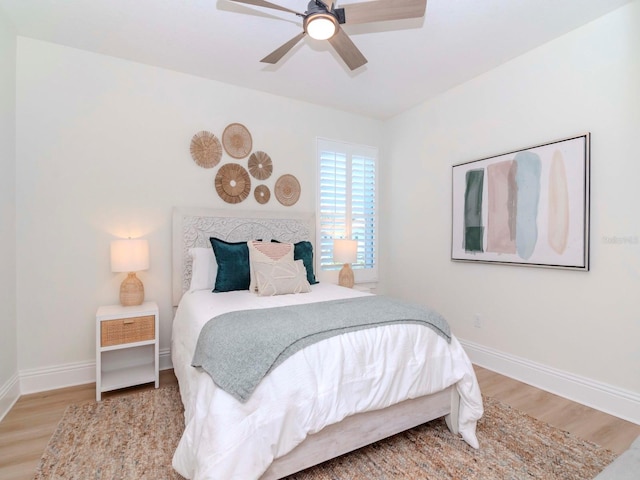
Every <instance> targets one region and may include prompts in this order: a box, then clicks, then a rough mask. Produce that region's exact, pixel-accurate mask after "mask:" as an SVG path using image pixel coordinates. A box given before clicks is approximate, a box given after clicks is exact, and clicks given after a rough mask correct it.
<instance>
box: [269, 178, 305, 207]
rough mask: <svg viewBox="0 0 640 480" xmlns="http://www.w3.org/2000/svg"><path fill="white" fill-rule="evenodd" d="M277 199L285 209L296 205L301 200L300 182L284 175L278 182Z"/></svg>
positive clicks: (276, 188)
mask: <svg viewBox="0 0 640 480" xmlns="http://www.w3.org/2000/svg"><path fill="white" fill-rule="evenodd" d="M275 192H276V198H277V199H278V201H279V202H280V203H281V204H282V205H284V206H285V207H290V206H291V205H295V203H296V202H297V201H298V199H299V198H300V182H298V179H297V178H296V177H294V176H293V175H290V174H286V175H282V176H281V177H280V178H278V180H277V181H276V187H275Z"/></svg>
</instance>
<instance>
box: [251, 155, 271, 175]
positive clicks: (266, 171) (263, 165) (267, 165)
mask: <svg viewBox="0 0 640 480" xmlns="http://www.w3.org/2000/svg"><path fill="white" fill-rule="evenodd" d="M249 172H250V173H251V175H252V176H253V177H254V178H257V179H258V180H266V179H267V178H269V177H270V176H271V173H272V172H273V162H272V161H271V157H270V156H269V155H267V154H266V153H264V152H260V151H258V152H254V153H252V154H251V156H250V157H249Z"/></svg>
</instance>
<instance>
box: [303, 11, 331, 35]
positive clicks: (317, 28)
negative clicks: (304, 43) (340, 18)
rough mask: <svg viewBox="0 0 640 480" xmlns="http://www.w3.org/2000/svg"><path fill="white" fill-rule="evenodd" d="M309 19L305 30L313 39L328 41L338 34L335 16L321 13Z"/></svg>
mask: <svg viewBox="0 0 640 480" xmlns="http://www.w3.org/2000/svg"><path fill="white" fill-rule="evenodd" d="M307 18H308V20H307V21H306V26H305V30H306V32H307V34H309V36H310V37H311V38H314V39H316V40H327V39H329V38H331V37H333V36H334V35H335V34H336V30H337V29H338V26H337V22H336V20H335V18H334V17H333V16H331V15H328V14H322V13H320V14H316V15H312V16H311V17H307Z"/></svg>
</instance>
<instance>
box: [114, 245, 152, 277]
mask: <svg viewBox="0 0 640 480" xmlns="http://www.w3.org/2000/svg"><path fill="white" fill-rule="evenodd" d="M148 268H149V242H148V241H147V240H143V239H141V238H137V239H131V238H130V239H127V240H112V241H111V271H112V272H139V271H140V270H147V269H148Z"/></svg>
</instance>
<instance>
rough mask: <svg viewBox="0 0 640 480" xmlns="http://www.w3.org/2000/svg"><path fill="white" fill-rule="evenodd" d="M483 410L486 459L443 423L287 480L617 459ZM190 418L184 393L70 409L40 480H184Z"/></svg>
mask: <svg viewBox="0 0 640 480" xmlns="http://www.w3.org/2000/svg"><path fill="white" fill-rule="evenodd" d="M484 401H485V415H484V417H483V418H482V419H481V420H480V422H479V424H478V430H477V432H478V439H479V441H480V449H479V450H474V449H473V448H471V447H469V446H468V445H467V444H466V443H465V442H464V441H463V440H462V439H460V438H459V437H457V436H454V435H452V434H451V433H450V432H449V431H448V430H447V427H446V425H445V423H444V421H443V420H435V421H433V422H430V423H428V424H425V425H422V426H419V427H416V428H414V429H412V430H409V431H408V432H404V433H401V434H398V435H395V436H394V437H391V438H389V439H386V440H382V441H380V442H378V443H376V444H374V445H370V446H368V447H365V448H363V449H360V450H358V451H356V452H353V453H351V454H349V455H345V456H343V457H340V458H338V459H335V460H332V461H329V462H326V463H324V464H322V465H319V466H316V467H313V468H311V469H309V470H306V471H304V472H301V473H298V474H296V475H293V476H291V477H289V479H290V480H294V479H295V480H360V479H363V480H364V479H366V480H383V479H384V480H390V479H393V480H400V479H403V480H404V479H411V480H426V479H430V480H431V479H433V480H445V479H456V480H457V479H460V480H467V479H469V480H471V479H478V480H492V479H500V480H503V479H510V480H520V479H527V480H530V479H545V480H548V479H562V480H574V479H575V480H578V479H579V480H585V479H591V478H593V477H594V476H596V475H597V474H598V473H599V472H600V471H601V470H602V469H604V467H605V466H606V465H608V464H609V463H610V462H612V461H613V460H614V459H615V457H616V455H615V454H614V453H612V452H610V451H608V450H605V449H603V448H601V447H598V446H597V445H595V444H593V443H589V442H585V441H582V440H580V439H578V438H576V437H574V436H572V435H571V434H569V433H566V432H563V431H561V430H558V429H556V428H553V427H551V426H549V425H547V424H545V423H543V422H540V421H538V420H535V419H534V418H532V417H529V416H527V415H525V414H523V413H520V412H518V411H516V410H513V409H511V408H510V407H509V406H507V405H504V404H502V403H500V402H499V401H497V400H494V399H491V398H488V397H485V399H484ZM182 412H183V410H182V404H181V402H180V396H179V393H178V389H177V387H176V386H170V387H164V388H161V389H158V390H146V391H142V392H138V393H134V394H131V395H128V396H122V397H111V398H107V399H105V400H104V401H102V402H101V403H95V402H90V403H89V402H88V403H84V404H78V405H71V406H69V407H68V408H67V410H66V412H65V414H64V416H63V418H62V420H61V421H60V424H59V425H58V427H57V429H56V431H55V433H54V434H53V436H52V437H51V440H50V441H49V445H48V446H47V448H46V450H45V452H44V455H43V456H42V459H41V461H40V464H39V466H38V468H37V471H36V475H35V479H36V480H44V479H48V480H53V479H82V480H89V479H91V480H113V479H123V480H129V479H132V480H137V479H153V480H164V479H180V478H182V477H180V476H179V475H178V474H176V473H175V472H174V471H173V469H172V468H171V457H172V455H173V451H174V449H175V448H176V445H177V444H178V440H179V438H180V435H181V434H182V430H183V413H182ZM247 480H249V479H247Z"/></svg>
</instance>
